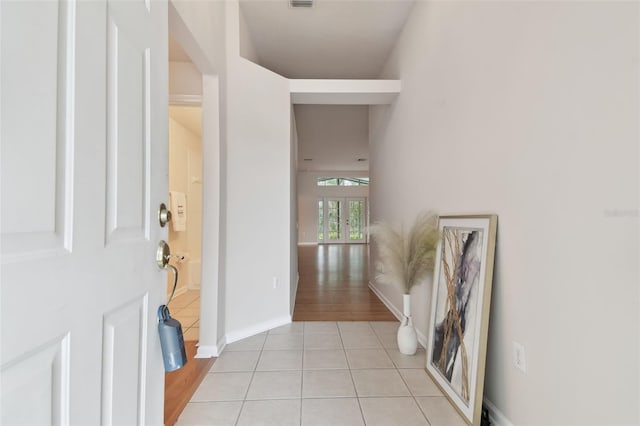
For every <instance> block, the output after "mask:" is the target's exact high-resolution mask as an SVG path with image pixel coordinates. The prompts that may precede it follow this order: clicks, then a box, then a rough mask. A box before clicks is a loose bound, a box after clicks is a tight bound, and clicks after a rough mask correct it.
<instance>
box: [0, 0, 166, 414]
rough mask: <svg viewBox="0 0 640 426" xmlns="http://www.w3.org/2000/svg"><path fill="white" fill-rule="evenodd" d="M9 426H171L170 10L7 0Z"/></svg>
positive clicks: (0, 9) (0, 320)
mask: <svg viewBox="0 0 640 426" xmlns="http://www.w3.org/2000/svg"><path fill="white" fill-rule="evenodd" d="M0 31H1V33H0V43H1V58H0V59H1V63H2V69H1V75H0V78H1V98H2V104H1V110H0V120H1V123H2V125H1V128H2V130H1V162H2V170H1V173H2V176H1V179H2V180H1V202H2V212H1V213H2V218H1V222H2V226H1V238H2V239H1V242H2V247H1V256H2V273H1V278H2V282H1V287H0V298H1V301H0V303H1V306H0V308H1V310H0V324H1V326H0V327H1V333H2V334H1V338H2V341H1V349H0V375H1V377H0V379H1V383H2V386H1V389H0V397H1V400H0V423H1V424H6V425H17V424H20V425H44V424H75V425H97V424H104V425H110V424H116V425H132V424H156V425H157V424H162V423H163V418H162V407H163V391H164V389H163V388H164V375H163V367H162V356H161V353H160V343H159V339H158V334H157V330H156V328H157V321H156V309H157V307H158V305H159V304H161V303H164V301H165V299H164V298H165V286H164V283H165V282H166V281H165V280H166V273H165V272H164V271H161V270H159V269H158V267H157V266H156V264H155V252H156V246H157V243H158V241H159V240H160V239H162V238H165V235H166V233H165V232H163V231H162V230H161V229H160V227H159V225H158V222H157V219H156V215H157V208H158V205H159V204H160V202H162V201H165V202H166V201H167V200H166V194H167V164H166V163H167V119H166V116H167V105H168V95H167V66H166V65H167V4H166V3H165V2H161V1H150V0H139V1H126V2H123V1H105V0H96V1H77V2H76V1H73V0H70V1H60V2H54V1H15V2H10V1H2V2H1V3H0Z"/></svg>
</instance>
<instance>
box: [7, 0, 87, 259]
mask: <svg viewBox="0 0 640 426" xmlns="http://www.w3.org/2000/svg"><path fill="white" fill-rule="evenodd" d="M74 8H75V5H74V3H73V2H3V4H2V13H1V14H0V15H1V18H0V19H1V24H0V28H1V33H0V38H1V62H2V73H1V77H0V78H1V85H2V106H1V109H0V111H1V112H0V122H1V123H2V126H1V139H0V140H1V141H2V144H1V148H0V149H1V162H2V167H1V179H0V185H1V190H0V193H1V206H2V207H1V209H2V211H1V224H2V226H1V229H2V230H1V232H2V261H3V263H6V262H12V261H17V260H21V259H25V258H26V259H29V258H33V257H34V256H37V257H40V256H43V255H45V256H46V255H54V254H56V255H58V254H60V252H61V251H70V250H71V242H72V214H71V202H72V199H73V184H72V182H73V130H72V129H73V108H74V105H73V90H74V81H73V68H74V60H75V59H74V50H73V49H74V46H73V33H74V20H73V14H74ZM24 22H29V25H24Z"/></svg>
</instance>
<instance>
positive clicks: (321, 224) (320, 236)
mask: <svg viewBox="0 0 640 426" xmlns="http://www.w3.org/2000/svg"><path fill="white" fill-rule="evenodd" d="M322 240H324V209H323V206H322V200H319V201H318V241H322Z"/></svg>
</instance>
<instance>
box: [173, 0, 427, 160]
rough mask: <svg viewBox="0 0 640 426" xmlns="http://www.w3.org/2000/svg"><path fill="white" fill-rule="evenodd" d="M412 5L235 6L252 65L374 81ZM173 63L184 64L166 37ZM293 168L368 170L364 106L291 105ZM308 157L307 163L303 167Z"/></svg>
mask: <svg viewBox="0 0 640 426" xmlns="http://www.w3.org/2000/svg"><path fill="white" fill-rule="evenodd" d="M414 1H415V0H314V5H313V7H311V8H291V7H289V2H288V0H240V8H241V13H242V14H243V16H244V20H245V24H246V29H247V32H248V34H249V35H250V37H251V43H252V44H253V46H254V48H255V54H256V56H257V62H258V64H259V65H261V66H263V67H265V68H268V69H270V70H272V71H274V72H276V73H278V74H280V75H283V76H285V77H287V78H304V79H375V78H377V77H378V75H379V74H380V71H381V69H382V67H383V66H384V63H385V61H386V59H387V57H388V56H389V53H390V52H391V49H392V48H393V46H394V44H395V42H396V39H397V38H398V36H399V35H400V32H401V31H402V28H403V27H404V24H405V22H406V20H407V18H408V16H409V14H410V12H411V8H412V7H413V4H414ZM169 58H170V60H171V61H180V62H187V61H190V59H189V57H188V56H187V55H186V54H185V53H184V51H183V50H182V48H181V47H180V45H179V44H178V43H176V42H175V41H174V40H173V39H172V38H171V37H170V38H169ZM294 112H295V117H296V125H297V129H298V153H299V156H298V160H299V161H298V167H299V169H300V170H310V171H312V170H313V171H359V170H368V164H369V163H368V161H366V162H358V161H357V159H358V158H366V159H367V160H368V158H369V154H368V107H367V106H331V105H295V108H294ZM304 158H312V161H303V159H304Z"/></svg>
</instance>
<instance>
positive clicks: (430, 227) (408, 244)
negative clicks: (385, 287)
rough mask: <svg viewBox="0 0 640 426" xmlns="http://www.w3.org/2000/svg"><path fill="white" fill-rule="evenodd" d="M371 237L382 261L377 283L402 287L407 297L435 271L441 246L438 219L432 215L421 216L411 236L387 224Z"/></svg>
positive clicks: (373, 230)
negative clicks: (437, 247) (429, 273)
mask: <svg viewBox="0 0 640 426" xmlns="http://www.w3.org/2000/svg"><path fill="white" fill-rule="evenodd" d="M370 231H371V235H372V236H373V238H374V239H375V242H376V244H377V247H378V254H379V256H380V260H379V262H378V264H377V270H378V273H377V275H376V280H377V281H378V282H380V283H382V284H391V285H401V286H402V290H403V291H404V293H405V294H409V293H410V292H411V288H412V287H413V286H414V285H416V284H418V283H419V282H420V280H422V279H424V277H425V276H426V275H427V273H428V272H429V271H433V266H434V263H435V255H436V246H437V245H438V239H439V236H440V235H439V232H438V216H437V215H436V214H434V213H432V212H425V213H421V214H420V215H418V217H417V218H416V221H415V222H414V224H413V226H412V227H411V229H410V230H409V232H408V233H405V232H404V230H403V229H400V230H397V229H394V228H393V227H391V226H389V225H387V224H385V223H379V222H378V223H376V224H374V225H373V226H372V227H371V229H370Z"/></svg>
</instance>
